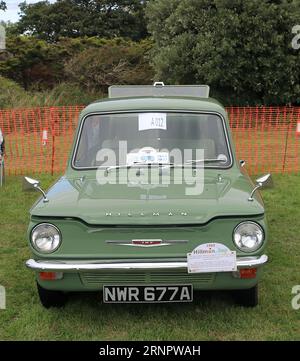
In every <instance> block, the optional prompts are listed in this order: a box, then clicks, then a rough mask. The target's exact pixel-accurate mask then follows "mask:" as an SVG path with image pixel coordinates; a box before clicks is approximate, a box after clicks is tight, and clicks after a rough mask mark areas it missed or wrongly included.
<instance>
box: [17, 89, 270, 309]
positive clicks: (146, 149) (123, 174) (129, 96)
mask: <svg viewBox="0 0 300 361" xmlns="http://www.w3.org/2000/svg"><path fill="white" fill-rule="evenodd" d="M244 164H245V162H244V161H239V160H237V159H236V155H235V149H234V144H233V141H232V137H231V134H230V129H229V122H228V116H227V114H226V111H225V109H224V107H223V106H222V105H221V104H220V103H219V102H217V101H216V100H214V99H212V98H210V97H209V87H208V86H165V85H164V84H163V83H160V82H159V83H155V84H154V85H153V86H113V87H110V89H109V99H104V100H101V101H97V102H95V103H93V104H90V105H89V106H87V107H86V108H85V109H84V110H83V111H82V113H81V114H80V119H79V123H78V129H77V132H76V135H75V139H74V143H73V146H72V150H71V154H70V157H69V161H68V165H67V169H66V172H65V174H64V175H63V176H62V177H61V178H60V179H59V180H58V181H57V182H56V183H55V184H54V185H53V186H52V187H51V188H50V189H49V190H48V191H47V192H44V191H43V189H42V188H41V187H40V184H39V182H38V181H36V180H34V179H32V178H28V177H25V179H24V180H25V182H24V185H25V188H26V189H27V190H33V189H34V190H38V191H39V192H41V195H42V197H41V199H39V200H38V201H37V203H36V204H35V205H34V206H33V208H32V209H31V211H30V215H31V218H30V224H29V228H28V239H29V247H30V249H31V252H32V259H29V260H28V261H27V262H26V265H27V267H28V268H30V269H31V270H33V271H34V272H35V276H36V281H37V289H38V294H39V297H40V301H41V303H42V304H43V306H45V307H46V308H49V307H52V306H56V307H59V306H63V305H64V304H65V302H66V299H67V295H68V293H69V292H74V291H80V292H82V291H96V292H102V295H103V302H104V303H145V302H147V303H150V302H192V301H193V297H194V295H195V297H201V293H199V292H194V291H198V290H230V291H232V292H233V295H234V298H235V300H236V301H237V303H238V304H240V305H244V306H248V307H253V306H256V305H257V303H258V282H259V280H260V278H261V273H262V266H263V265H264V264H265V263H266V262H267V261H268V257H267V256H266V254H265V248H266V245H267V236H268V234H267V224H266V218H265V209H264V205H263V201H262V199H261V196H260V193H259V191H258V189H259V188H261V187H263V186H265V185H267V184H270V180H271V178H270V175H269V174H267V175H265V176H263V177H261V178H259V179H257V181H256V184H253V183H252V181H251V179H250V178H249V176H248V174H247V172H246V170H245V168H244Z"/></svg>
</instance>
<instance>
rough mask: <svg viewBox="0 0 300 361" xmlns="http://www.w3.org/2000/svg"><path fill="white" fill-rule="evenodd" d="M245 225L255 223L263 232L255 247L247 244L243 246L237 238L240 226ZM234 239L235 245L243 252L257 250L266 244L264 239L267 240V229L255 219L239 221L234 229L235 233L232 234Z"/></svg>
mask: <svg viewBox="0 0 300 361" xmlns="http://www.w3.org/2000/svg"><path fill="white" fill-rule="evenodd" d="M243 225H254V226H256V227H257V228H258V230H259V231H260V232H261V240H260V241H259V242H258V243H257V245H256V246H254V247H251V248H250V247H247V246H241V245H239V244H238V243H237V242H238V241H237V240H236V237H235V236H236V234H237V230H238V228H239V227H241V226H243ZM232 239H233V243H234V245H235V246H236V247H237V248H238V249H239V250H240V251H242V252H245V253H252V252H256V251H257V250H259V249H260V248H261V247H262V245H263V244H264V241H265V231H264V229H263V227H262V226H261V225H260V224H258V223H256V222H253V221H243V222H241V223H239V224H238V225H237V226H236V227H235V228H234V230H233V235H232Z"/></svg>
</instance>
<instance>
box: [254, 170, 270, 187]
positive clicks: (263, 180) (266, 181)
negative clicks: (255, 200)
mask: <svg viewBox="0 0 300 361" xmlns="http://www.w3.org/2000/svg"><path fill="white" fill-rule="evenodd" d="M255 181H256V183H257V185H260V187H262V188H271V187H273V179H272V175H271V174H270V173H269V174H266V175H263V176H262V177H260V178H257V179H256V180H255Z"/></svg>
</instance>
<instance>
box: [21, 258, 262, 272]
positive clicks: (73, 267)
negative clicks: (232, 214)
mask: <svg viewBox="0 0 300 361" xmlns="http://www.w3.org/2000/svg"><path fill="white" fill-rule="evenodd" d="M267 261H268V256H266V255H262V256H260V257H238V258H237V267H238V268H256V267H259V266H262V265H264V264H265V263H267ZM26 266H27V267H28V268H30V269H32V270H34V271H44V272H47V271H48V272H49V271H56V272H85V271H110V270H140V269H142V270H161V269H187V262H186V261H182V262H181V261H178V262H151V263H150V262H126V263H125V262H120V263H118V262H111V261H110V262H102V263H99V262H97V261H90V262H79V261H77V262H76V261H35V260H33V259H30V260H28V261H27V262H26Z"/></svg>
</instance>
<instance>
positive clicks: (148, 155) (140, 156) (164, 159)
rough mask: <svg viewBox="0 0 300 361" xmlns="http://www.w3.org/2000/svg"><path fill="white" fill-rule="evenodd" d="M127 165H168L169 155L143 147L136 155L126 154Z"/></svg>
mask: <svg viewBox="0 0 300 361" xmlns="http://www.w3.org/2000/svg"><path fill="white" fill-rule="evenodd" d="M126 162H127V164H129V165H130V164H134V163H145V164H151V163H160V164H166V163H169V153H168V152H157V151H156V150H155V149H154V148H152V147H144V148H142V149H140V150H139V151H138V152H136V153H128V154H127V160H126Z"/></svg>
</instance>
